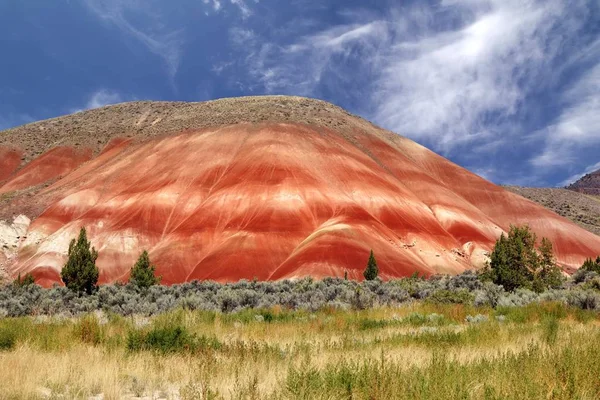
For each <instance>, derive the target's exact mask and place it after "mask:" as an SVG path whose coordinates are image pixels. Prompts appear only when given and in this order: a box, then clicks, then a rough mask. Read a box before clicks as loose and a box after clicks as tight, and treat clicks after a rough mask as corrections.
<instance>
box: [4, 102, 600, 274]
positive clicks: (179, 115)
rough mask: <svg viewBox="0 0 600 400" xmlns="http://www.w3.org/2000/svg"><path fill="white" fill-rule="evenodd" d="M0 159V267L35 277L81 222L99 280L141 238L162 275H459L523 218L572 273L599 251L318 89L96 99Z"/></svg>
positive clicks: (21, 131) (23, 136) (25, 133)
mask: <svg viewBox="0 0 600 400" xmlns="http://www.w3.org/2000/svg"><path fill="white" fill-rule="evenodd" d="M0 164H1V165H2V166H3V168H2V171H3V175H2V176H1V177H0V180H1V181H0V185H1V186H0V196H1V198H2V200H1V203H0V207H1V208H0V210H1V211H0V213H1V215H0V219H4V220H6V221H7V222H5V226H6V229H4V230H3V232H5V234H4V237H3V239H2V240H3V241H4V243H6V244H5V245H4V246H3V252H2V255H1V256H0V257H3V258H0V264H2V265H3V266H4V268H5V269H6V270H7V271H8V273H9V274H10V275H11V276H16V275H17V274H18V273H21V274H25V273H27V272H31V273H33V275H34V276H35V277H36V279H37V281H38V282H39V283H41V284H43V285H51V284H52V283H54V282H59V281H60V278H59V272H60V268H61V267H62V265H63V264H64V261H65V256H66V252H67V248H68V244H69V241H70V239H71V238H73V237H75V236H76V235H77V232H78V231H79V229H80V227H82V226H85V227H87V229H88V232H89V236H90V238H91V240H92V242H93V244H94V246H95V247H96V248H97V249H98V250H99V253H100V257H99V258H98V265H99V267H100V270H101V274H100V281H101V282H114V281H118V280H124V279H127V277H128V274H129V270H130V268H131V266H132V265H133V262H134V261H135V259H136V257H137V256H138V255H139V253H140V252H141V251H142V250H143V249H147V250H149V252H150V256H151V258H152V260H153V261H154V262H155V263H156V265H157V267H158V268H157V272H158V273H159V274H160V275H162V277H163V283H166V284H170V283H175V282H182V281H187V280H193V279H214V280H218V281H233V280H238V279H241V278H246V279H253V278H254V277H256V278H258V279H283V278H297V277H303V276H307V275H310V276H314V277H325V276H343V275H344V273H345V272H346V271H347V272H348V275H349V276H350V277H351V278H354V279H358V278H361V277H362V270H363V269H364V267H365V265H366V261H367V258H368V255H369V252H370V250H371V249H372V250H373V251H374V252H375V255H376V257H377V261H378V264H379V268H380V271H381V276H382V277H383V278H391V277H399V276H407V275H410V274H412V273H413V272H419V273H421V274H425V275H431V274H434V273H450V274H454V273H459V272H461V271H464V270H468V269H473V268H478V267H481V266H482V265H483V264H484V263H485V261H486V259H487V254H488V252H489V251H490V249H491V247H492V246H493V243H494V241H495V240H496V239H497V237H498V236H499V235H500V233H502V232H504V231H506V230H507V229H508V228H509V226H510V224H523V223H528V224H529V225H530V226H531V228H532V229H533V230H534V231H535V232H536V233H537V234H538V236H540V237H541V236H545V237H548V238H549V239H550V240H551V241H552V242H553V245H554V249H555V252H556V256H557V258H558V261H559V262H560V263H561V264H562V265H563V266H564V268H565V269H566V270H567V271H573V270H574V269H575V268H577V267H578V266H579V265H581V263H582V261H583V260H584V259H585V258H586V257H590V256H595V255H597V254H600V237H598V236H595V235H593V234H591V233H589V232H587V231H585V230H584V229H581V228H580V227H578V226H577V225H575V224H573V223H571V222H570V221H568V220H567V219H565V218H562V217H560V216H558V215H556V214H555V213H553V212H551V211H549V210H547V209H545V208H543V207H541V206H539V205H536V204H534V203H533V202H531V201H529V200H526V199H524V198H523V197H521V196H518V195H515V194H513V193H510V192H508V191H506V190H504V189H503V188H501V187H499V186H496V185H494V184H492V183H490V182H488V181H485V180H484V179H482V178H480V177H478V176H476V175H474V174H472V173H470V172H469V171H467V170H465V169H463V168H461V167H459V166H457V165H455V164H453V163H451V162H450V161H448V160H446V159H444V158H443V157H440V156H439V155H437V154H435V153H433V152H431V151H429V150H428V149H426V148H424V147H423V146H420V145H418V144H417V143H415V142H413V141H411V140H409V139H406V138H404V137H402V136H399V135H396V134H394V133H391V132H389V131H385V130H383V129H381V128H378V127H376V126H374V125H372V124H371V123H369V122H367V121H365V120H363V119H360V118H358V117H355V116H352V115H351V114H349V113H347V112H345V111H344V110H342V109H340V108H339V107H336V106H333V105H331V104H328V103H325V102H322V101H318V100H310V99H304V98H297V97H293V98H290V97H277V96H275V97H273V96H270V97H258V98H239V99H224V100H216V101H211V102H206V103H160V102H159V103H156V102H138V103H127V104H120V105H115V106H109V107H104V108H101V109H96V110H92V111H87V112H83V113H78V114H74V115H71V116H66V117H61V118H55V119H52V120H48V121H42V122H38V123H34V124H29V125H25V126H22V127H19V128H15V129H11V130H8V131H5V132H2V133H0ZM21 214H22V215H24V217H20V219H19V220H16V221H14V222H13V221H12V218H13V217H15V216H17V215H21ZM25 217H26V218H25ZM27 218H28V219H30V220H31V224H29V223H28V222H27V223H25V224H24V221H28V219H27ZM23 229H24V231H25V234H23V233H22V231H23ZM11 232H12V233H11ZM11 235H12V236H11Z"/></svg>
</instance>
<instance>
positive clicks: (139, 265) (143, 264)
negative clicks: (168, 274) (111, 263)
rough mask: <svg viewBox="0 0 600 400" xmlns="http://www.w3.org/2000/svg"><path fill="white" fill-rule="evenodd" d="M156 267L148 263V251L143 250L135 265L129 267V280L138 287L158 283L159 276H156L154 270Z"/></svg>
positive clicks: (146, 286) (147, 286)
mask: <svg viewBox="0 0 600 400" xmlns="http://www.w3.org/2000/svg"><path fill="white" fill-rule="evenodd" d="M155 270H156V267H155V266H154V265H151V264H150V257H149V256H148V252H147V251H146V250H144V251H143V252H142V254H141V255H140V257H139V258H138V260H137V261H136V263H135V265H134V266H133V268H132V269H131V275H130V277H129V282H130V283H133V284H134V285H136V286H137V287H139V288H149V287H150V286H153V285H157V284H159V283H160V279H161V277H160V276H156V275H155V273H154V271H155Z"/></svg>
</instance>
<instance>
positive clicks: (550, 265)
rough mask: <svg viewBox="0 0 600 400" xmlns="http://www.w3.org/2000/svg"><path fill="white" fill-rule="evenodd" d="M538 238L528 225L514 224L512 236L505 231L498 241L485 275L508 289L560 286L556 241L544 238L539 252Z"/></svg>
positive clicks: (542, 288)
mask: <svg viewBox="0 0 600 400" xmlns="http://www.w3.org/2000/svg"><path fill="white" fill-rule="evenodd" d="M535 242H536V235H535V233H533V232H532V231H531V230H530V229H529V227H528V226H526V225H525V226H521V227H518V226H511V227H510V230H509V232H508V236H506V235H504V234H502V235H500V238H499V239H498V240H497V241H496V244H495V245H494V250H493V251H492V254H491V255H490V262H489V268H488V269H487V271H485V272H484V273H483V277H484V278H491V280H492V281H494V283H495V284H497V285H502V286H503V287H504V289H505V290H507V291H513V290H515V289H517V288H526V289H531V290H535V291H538V292H540V291H543V290H545V289H547V288H549V287H556V286H559V285H560V283H561V282H562V275H561V272H560V269H559V268H558V266H557V265H556V261H555V259H554V255H553V253H552V243H550V241H549V240H548V239H546V238H543V239H542V242H541V245H540V248H539V252H538V250H537V249H536V248H535Z"/></svg>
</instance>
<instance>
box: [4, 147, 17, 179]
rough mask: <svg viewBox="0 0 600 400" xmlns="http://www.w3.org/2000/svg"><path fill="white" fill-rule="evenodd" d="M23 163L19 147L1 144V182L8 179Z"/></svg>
mask: <svg viewBox="0 0 600 400" xmlns="http://www.w3.org/2000/svg"><path fill="white" fill-rule="evenodd" d="M19 164H21V152H20V151H19V150H18V149H14V148H10V147H4V146H0V183H2V182H3V181H5V180H6V179H8V177H9V176H11V175H12V174H13V173H14V172H15V170H16V169H17V168H18V167H19Z"/></svg>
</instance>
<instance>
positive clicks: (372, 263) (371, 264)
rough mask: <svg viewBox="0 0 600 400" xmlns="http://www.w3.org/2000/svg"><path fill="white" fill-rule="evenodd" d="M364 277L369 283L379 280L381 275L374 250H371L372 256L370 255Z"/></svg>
mask: <svg viewBox="0 0 600 400" xmlns="http://www.w3.org/2000/svg"><path fill="white" fill-rule="evenodd" d="M363 275H364V277H365V279H366V280H368V281H372V280H374V279H375V278H377V275H379V268H377V261H376V260H375V255H374V254H373V250H371V254H370V255H369V261H368V262H367V268H366V269H365V272H364V273H363Z"/></svg>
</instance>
